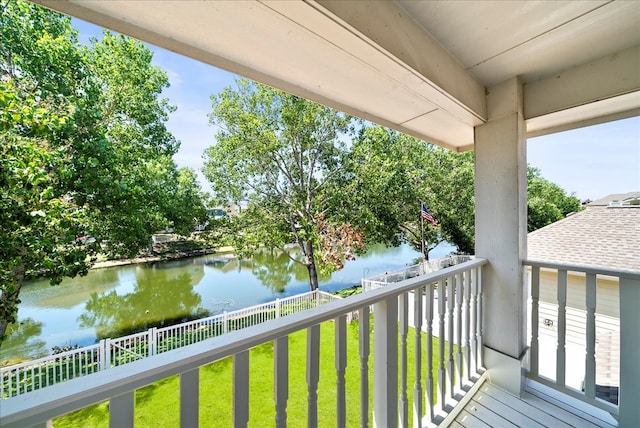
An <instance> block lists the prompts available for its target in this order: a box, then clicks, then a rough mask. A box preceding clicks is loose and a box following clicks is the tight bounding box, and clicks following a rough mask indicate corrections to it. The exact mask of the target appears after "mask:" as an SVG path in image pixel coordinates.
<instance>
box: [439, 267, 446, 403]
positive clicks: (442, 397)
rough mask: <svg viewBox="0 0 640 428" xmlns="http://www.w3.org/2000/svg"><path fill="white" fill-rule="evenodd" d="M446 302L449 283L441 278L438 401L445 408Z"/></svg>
mask: <svg viewBox="0 0 640 428" xmlns="http://www.w3.org/2000/svg"><path fill="white" fill-rule="evenodd" d="M446 304H447V285H446V280H444V279H441V280H440V281H438V344H439V345H438V350H439V351H440V352H439V354H440V355H439V357H438V388H439V389H440V394H439V395H438V401H439V402H440V409H441V410H444V409H445V404H446V401H447V400H446V393H447V378H446V369H445V365H444V361H445V350H446V341H445V326H444V317H445V313H446Z"/></svg>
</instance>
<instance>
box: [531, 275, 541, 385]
mask: <svg viewBox="0 0 640 428" xmlns="http://www.w3.org/2000/svg"><path fill="white" fill-rule="evenodd" d="M539 302H540V268H539V267H538V266H534V267H532V268H531V352H530V357H529V358H530V364H529V370H530V371H531V373H533V374H534V375H535V376H538V370H539V368H538V366H539V365H538V361H539V358H540V353H539V346H540V345H539V342H538V335H539V333H538V328H539V326H540V324H539V322H540V303H539Z"/></svg>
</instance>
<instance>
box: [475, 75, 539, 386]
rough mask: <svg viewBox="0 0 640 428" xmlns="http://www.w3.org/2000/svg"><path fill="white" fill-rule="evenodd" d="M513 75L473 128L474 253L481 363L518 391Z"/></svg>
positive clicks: (519, 229) (521, 239)
mask: <svg viewBox="0 0 640 428" xmlns="http://www.w3.org/2000/svg"><path fill="white" fill-rule="evenodd" d="M522 105H523V101H522V85H521V83H520V81H519V79H518V78H514V79H510V80H508V81H506V82H503V83H501V84H499V85H497V86H495V87H493V88H490V89H489V91H488V95H487V109H488V118H489V120H488V122H487V123H485V124H484V125H481V126H478V127H476V128H475V168H476V174H475V200H476V219H475V222H476V255H477V256H478V257H483V258H486V259H488V260H489V264H488V265H487V266H485V268H484V270H483V272H482V278H483V288H484V310H483V313H484V328H483V331H484V337H483V341H484V347H483V357H484V362H485V366H486V368H487V369H489V371H490V375H491V380H492V382H494V383H496V384H498V385H499V386H501V387H502V388H505V389H507V390H508V391H510V392H512V393H516V394H519V392H520V388H521V382H522V376H521V360H522V358H523V356H524V355H523V354H524V351H525V349H526V326H527V323H526V319H525V314H526V304H525V302H526V291H525V287H524V284H525V282H524V269H523V266H522V261H523V260H524V259H525V258H526V239H527V156H526V140H525V130H526V128H525V123H524V116H523V112H522Z"/></svg>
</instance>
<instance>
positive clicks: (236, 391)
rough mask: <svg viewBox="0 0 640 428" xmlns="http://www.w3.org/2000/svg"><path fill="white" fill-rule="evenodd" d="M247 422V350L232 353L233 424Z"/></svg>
mask: <svg viewBox="0 0 640 428" xmlns="http://www.w3.org/2000/svg"><path fill="white" fill-rule="evenodd" d="M248 423H249V351H248V350H246V351H242V352H238V353H237V354H234V355H233V426H234V428H241V427H246V426H247V424H248Z"/></svg>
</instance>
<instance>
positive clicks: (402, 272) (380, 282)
mask: <svg viewBox="0 0 640 428" xmlns="http://www.w3.org/2000/svg"><path fill="white" fill-rule="evenodd" d="M472 258H473V256H467V255H459V256H448V257H443V258H440V259H435V260H430V261H424V262H422V263H418V264H417V265H411V266H407V267H404V268H402V269H397V270H393V271H391V272H385V273H382V274H379V275H376V276H372V277H369V278H366V279H365V278H363V279H362V291H370V290H375V289H376V288H379V287H383V286H385V285H389V284H391V283H394V282H400V281H404V280H405V279H409V278H415V277H416V276H420V275H425V274H427V273H430V272H435V271H437V270H440V269H444V268H447V267H450V266H455V265H457V264H460V263H464V262H467V261H469V260H471V259H472Z"/></svg>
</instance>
